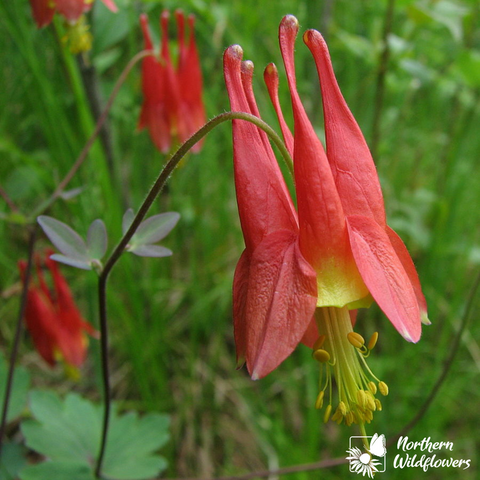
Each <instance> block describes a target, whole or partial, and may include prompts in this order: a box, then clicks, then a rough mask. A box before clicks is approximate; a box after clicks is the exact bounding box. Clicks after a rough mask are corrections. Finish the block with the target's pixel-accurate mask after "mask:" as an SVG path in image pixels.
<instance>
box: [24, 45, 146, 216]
mask: <svg viewBox="0 0 480 480" xmlns="http://www.w3.org/2000/svg"><path fill="white" fill-rule="evenodd" d="M153 54H154V52H153V51H152V50H143V51H141V52H139V53H137V54H136V55H135V56H134V57H133V58H132V59H131V60H130V61H129V62H128V64H127V66H126V67H125V69H124V70H123V72H122V73H121V75H120V77H118V80H117V83H116V84H115V86H114V87H113V90H112V93H111V94H110V97H109V98H108V101H107V103H106V104H105V108H104V109H103V112H102V114H101V115H100V118H99V119H98V122H97V124H96V125H95V129H94V130H93V132H92V134H91V135H90V138H89V139H88V140H87V143H86V144H85V146H84V147H83V149H82V151H81V152H80V155H79V156H78V157H77V160H76V161H75V163H74V164H73V165H72V167H71V168H70V170H69V172H68V173H67V174H66V175H65V177H64V178H63V180H62V181H61V182H60V183H59V184H58V186H57V188H56V189H55V191H54V192H53V193H52V195H51V196H50V198H48V199H47V200H46V201H45V202H43V203H41V204H40V205H39V206H38V207H37V209H36V210H35V211H34V212H33V214H32V216H33V217H34V218H36V217H37V216H38V215H41V214H42V213H43V212H45V210H47V209H48V208H49V207H50V206H51V205H52V203H53V202H54V201H55V200H56V199H57V198H58V197H60V195H61V194H62V193H63V191H64V190H65V188H66V187H67V185H68V184H69V182H70V180H71V179H72V178H73V177H74V175H75V174H76V173H77V171H78V169H79V168H80V167H81V166H82V164H83V162H84V161H85V159H86V158H87V155H88V154H89V152H90V149H91V148H92V145H93V143H94V142H95V140H96V139H97V137H98V134H99V133H100V130H101V129H102V127H103V124H104V123H105V120H106V119H107V117H108V114H109V112H110V109H111V108H112V105H113V102H114V101H115V98H116V97H117V95H118V92H119V91H120V88H121V87H122V85H123V83H124V82H125V80H126V78H127V76H128V74H129V73H130V72H131V70H132V68H133V67H134V66H135V65H136V64H137V63H138V62H139V61H140V60H142V59H143V58H145V57H148V56H150V55H153Z"/></svg>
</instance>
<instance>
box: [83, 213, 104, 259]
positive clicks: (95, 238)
mask: <svg viewBox="0 0 480 480" xmlns="http://www.w3.org/2000/svg"><path fill="white" fill-rule="evenodd" d="M107 242H108V237H107V229H106V228H105V224H104V223H103V221H102V220H100V219H97V220H94V221H93V222H92V224H91V225H90V228H89V229H88V233H87V250H88V255H89V256H90V258H91V259H95V260H100V259H102V257H103V256H104V255H105V252H106V251H107Z"/></svg>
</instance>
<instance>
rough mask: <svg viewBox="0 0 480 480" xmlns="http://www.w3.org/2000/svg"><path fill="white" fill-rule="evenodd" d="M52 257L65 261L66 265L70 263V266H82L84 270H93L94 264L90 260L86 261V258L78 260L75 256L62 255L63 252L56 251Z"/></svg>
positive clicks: (61, 261)
mask: <svg viewBox="0 0 480 480" xmlns="http://www.w3.org/2000/svg"><path fill="white" fill-rule="evenodd" d="M50 258H51V259H52V260H55V261H56V262H60V263H64V264H65V265H69V266H70V267H75V268H81V269H82V270H91V269H92V266H91V264H90V262H87V261H84V260H76V259H74V258H70V257H66V256H65V255H62V254H61V253H54V254H53V255H50Z"/></svg>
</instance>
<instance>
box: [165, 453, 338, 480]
mask: <svg viewBox="0 0 480 480" xmlns="http://www.w3.org/2000/svg"><path fill="white" fill-rule="evenodd" d="M344 463H347V460H346V459H345V458H329V459H328V460H322V461H321V462H315V463H303V464H301V465H293V466H291V467H284V468H278V469H276V470H258V471H256V472H250V473H246V474H244V475H233V476H227V477H216V478H214V479H211V480H251V479H253V478H265V477H270V476H275V475H290V474H292V473H300V472H310V471H312V470H321V469H323V468H332V467H336V466H337V465H343V464H344ZM172 480H173V479H172ZM174 480H199V479H198V478H195V477H186V478H175V479H174Z"/></svg>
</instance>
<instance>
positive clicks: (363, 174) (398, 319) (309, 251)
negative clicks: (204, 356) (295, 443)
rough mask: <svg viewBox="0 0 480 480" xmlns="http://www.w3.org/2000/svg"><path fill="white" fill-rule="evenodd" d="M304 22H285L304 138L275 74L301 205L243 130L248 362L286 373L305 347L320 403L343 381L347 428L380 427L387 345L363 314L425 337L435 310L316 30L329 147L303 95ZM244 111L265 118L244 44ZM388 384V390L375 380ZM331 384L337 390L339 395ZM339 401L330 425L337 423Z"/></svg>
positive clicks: (240, 125)
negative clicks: (359, 323) (373, 363)
mask: <svg viewBox="0 0 480 480" xmlns="http://www.w3.org/2000/svg"><path fill="white" fill-rule="evenodd" d="M297 33H298V22H297V20H296V18H295V17H293V16H291V15H288V16H286V17H285V18H284V19H283V20H282V22H281V24H280V32H279V40H280V50H281V53H282V58H283V62H284V66H285V70H286V74H287V80H288V87H289V90H290V95H291V100H292V110H293V117H294V134H293V135H292V133H291V131H290V129H289V127H288V125H287V123H286V121H285V119H284V116H283V114H282V110H281V107H280V104H279V101H278V73H277V69H276V67H275V65H273V64H270V65H268V66H267V68H266V70H265V73H264V78H265V82H266V85H267V88H268V90H269V94H270V98H271V100H272V103H273V105H274V108H275V111H276V113H277V116H278V120H279V123H280V128H281V130H282V134H283V137H284V140H285V144H286V147H287V149H288V150H289V152H290V153H291V154H292V155H293V163H294V176H295V190H296V198H297V209H296V210H295V208H294V206H293V202H292V200H291V198H290V195H289V193H288V189H287V188H286V186H285V183H284V181H283V178H282V175H281V172H280V169H279V167H278V165H277V163H276V160H275V157H274V154H273V152H272V150H271V147H270V144H269V142H268V139H267V137H266V135H265V134H264V133H263V132H262V131H260V130H259V129H258V128H257V127H256V126H254V125H253V124H251V123H247V122H245V121H243V120H235V121H234V123H233V146H234V171H235V185H236V190H237V202H238V208H239V214H240V221H241V225H242V230H243V234H244V239H245V251H244V252H243V254H242V257H241V258H240V261H239V263H238V265H237V269H236V271H235V279H234V288H233V295H234V299H233V302H234V327H235V340H236V345H237V360H238V362H239V363H243V361H246V364H247V368H248V370H249V372H250V373H251V375H252V377H253V378H260V377H262V376H265V375H266V374H268V373H270V372H271V371H272V370H273V369H274V368H276V367H277V366H278V365H279V364H280V363H281V362H282V361H283V360H284V359H285V358H286V357H287V356H288V355H289V354H290V353H291V352H292V351H293V349H294V348H295V347H296V345H297V344H298V343H299V342H300V341H302V342H304V343H305V344H307V345H309V346H310V347H312V348H313V352H314V353H313V357H314V358H315V359H316V360H317V361H319V362H320V364H321V365H322V371H323V370H325V372H324V373H326V375H325V377H324V378H323V380H322V382H325V383H324V387H323V388H321V391H320V393H319V396H318V398H317V402H316V406H317V407H318V408H321V406H322V404H323V401H324V395H325V392H327V393H328V392H329V391H330V390H331V388H330V387H329V386H330V385H331V378H332V375H333V376H334V377H335V378H336V382H337V385H338V392H339V404H338V407H337V410H336V411H335V413H334V415H333V417H332V418H333V419H334V420H336V421H339V423H340V422H341V421H345V423H348V424H350V423H359V424H361V425H363V424H364V423H366V422H369V421H370V420H371V417H372V412H373V411H374V410H376V409H381V404H380V402H379V400H378V399H376V398H375V394H376V393H377V390H379V391H380V393H382V394H387V393H388V388H387V386H386V384H385V383H384V382H381V381H380V380H378V379H377V378H376V377H375V376H374V375H373V374H372V373H371V372H370V370H369V369H368V367H366V364H365V361H364V356H366V355H368V354H369V352H370V351H371V349H372V348H373V347H374V346H375V343H376V339H377V337H378V335H377V334H374V335H373V336H372V339H371V340H370V342H368V344H365V341H364V340H363V337H361V335H359V334H357V333H356V332H353V330H352V320H351V319H352V318H353V319H354V318H355V314H356V309H358V308H361V307H368V306H369V305H370V304H371V302H372V301H373V300H375V301H376V302H377V303H378V305H379V306H380V308H381V309H382V310H383V311H384V313H385V314H386V316H387V317H388V318H389V319H390V321H391V322H392V324H393V325H394V326H395V328H396V329H397V330H398V331H399V333H400V334H401V335H402V336H403V337H404V338H405V339H407V340H409V341H412V342H417V341H418V340H419V338H420V333H421V328H420V325H421V321H422V320H423V321H424V322H425V323H429V322H428V319H427V317H426V303H425V299H424V297H423V294H422V291H421V287H420V282H419V280H418V276H417V273H416V271H415V267H414V265H413V262H412V260H411V258H410V255H409V254H408V252H407V249H406V247H405V246H404V244H403V242H402V241H401V240H400V238H399V237H398V236H397V234H396V233H395V232H393V230H391V229H390V228H389V227H388V226H387V224H386V219H385V209H384V205H383V197H382V192H381V188H380V184H379V181H378V176H377V173H376V169H375V165H374V162H373V159H372V157H371V155H370V152H369V149H368V146H367V144H366V142H365V139H364V137H363V135H362V133H361V131H360V128H359V127H358V124H357V123H356V121H355V119H354V117H353V115H352V114H351V112H350V110H349V109H348V106H347V104H346V103H345V100H344V98H343V96H342V94H341V92H340V89H339V87H338V84H337V81H336V79H335V75H334V72H333V68H332V64H331V60H330V56H329V53H328V49H327V46H326V43H325V41H324V40H323V38H322V36H321V35H320V33H318V32H317V31H315V30H309V31H307V32H306V33H305V35H304V41H305V43H306V45H307V46H308V48H309V49H310V51H311V53H312V55H313V57H314V61H315V64H316V66H317V71H318V75H319V79H320V85H321V93H322V99H323V109H324V118H325V136H326V148H327V152H325V150H324V148H323V145H322V143H321V142H320V140H319V139H318V137H317V135H316V133H315V130H314V128H313V126H312V124H311V123H310V120H309V118H308V116H307V113H306V111H305V109H304V107H303V104H302V101H301V99H300V96H299V94H298V92H297V88H296V77H295V64H294V46H295V39H296V36H297ZM224 72H225V81H226V85H227V90H228V94H229V98H230V103H231V109H232V110H233V111H242V112H247V113H250V114H253V115H256V116H260V115H259V113H258V108H257V106H256V103H255V98H254V94H253V90H252V74H253V64H252V63H251V62H249V61H246V62H244V61H242V50H241V48H240V47H239V46H238V45H234V46H232V47H229V48H228V49H227V50H226V52H225V55H224ZM372 379H373V380H376V382H377V383H374V382H373V381H372ZM327 389H328V390H327ZM331 410H332V406H331V399H330V402H329V405H328V407H327V411H326V414H325V418H326V419H328V418H329V417H330V413H331Z"/></svg>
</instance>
